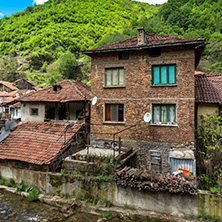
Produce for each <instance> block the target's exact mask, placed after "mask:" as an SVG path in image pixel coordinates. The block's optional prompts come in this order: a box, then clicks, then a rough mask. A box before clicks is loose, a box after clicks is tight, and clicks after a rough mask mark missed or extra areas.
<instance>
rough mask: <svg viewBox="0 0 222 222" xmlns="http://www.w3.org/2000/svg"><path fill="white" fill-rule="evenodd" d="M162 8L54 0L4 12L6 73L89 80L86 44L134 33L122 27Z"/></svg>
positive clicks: (1, 56)
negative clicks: (10, 13) (6, 13)
mask: <svg viewBox="0 0 222 222" xmlns="http://www.w3.org/2000/svg"><path fill="white" fill-rule="evenodd" d="M156 8H157V7H154V6H150V5H148V4H145V3H139V2H136V1H130V0H114V1H111V0H108V1H102V0H85V1H78V0H72V1H70V0H49V1H47V2H46V3H45V4H44V5H35V6H34V7H31V6H30V7H27V9H26V10H25V11H21V12H18V13H16V14H14V15H12V16H11V17H4V18H2V19H1V20H0V30H1V32H0V63H4V64H5V65H4V66H1V68H0V69H2V72H1V70H0V79H4V80H9V78H8V75H5V74H6V73H7V72H8V73H9V72H11V71H13V76H12V77H13V78H12V79H11V80H12V81H13V80H15V79H16V78H20V76H21V75H25V77H26V78H28V79H29V80H31V81H32V82H33V83H36V84H41V83H43V82H45V81H46V82H47V83H48V84H52V83H54V82H58V81H60V80H61V79H64V78H74V79H78V80H85V81H86V82H88V81H89V78H90V76H89V75H90V69H89V67H90V64H89V62H90V61H89V58H87V57H86V56H83V55H82V54H81V50H83V49H88V48H92V47H95V46H96V45H97V44H98V45H103V44H106V43H109V42H112V41H116V40H120V39H122V38H127V37H129V35H128V34H127V33H126V34H122V31H123V30H124V29H127V28H128V27H131V26H132V25H133V24H134V23H135V22H136V21H137V20H139V19H140V18H143V17H146V18H149V17H151V16H152V15H153V11H155V10H156ZM112 36H114V37H113V38H112ZM100 41H101V43H99V42H100ZM10 59H11V60H14V61H15V62H16V64H14V61H10V63H9V62H8V60H10ZM6 60H7V62H5V61H6ZM12 64H14V65H12ZM10 67H13V69H12V68H10ZM3 70H4V71H5V72H3ZM70 70H72V72H70ZM10 78H11V77H10Z"/></svg>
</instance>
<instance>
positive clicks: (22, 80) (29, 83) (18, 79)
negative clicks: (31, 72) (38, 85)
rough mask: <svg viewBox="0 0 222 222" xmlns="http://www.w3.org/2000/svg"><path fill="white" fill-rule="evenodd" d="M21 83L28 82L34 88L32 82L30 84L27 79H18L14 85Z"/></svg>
mask: <svg viewBox="0 0 222 222" xmlns="http://www.w3.org/2000/svg"><path fill="white" fill-rule="evenodd" d="M20 81H25V82H27V83H28V84H30V85H31V86H34V85H33V84H32V83H31V82H29V81H28V80H26V79H17V80H15V81H14V83H16V84H17V83H18V82H20Z"/></svg>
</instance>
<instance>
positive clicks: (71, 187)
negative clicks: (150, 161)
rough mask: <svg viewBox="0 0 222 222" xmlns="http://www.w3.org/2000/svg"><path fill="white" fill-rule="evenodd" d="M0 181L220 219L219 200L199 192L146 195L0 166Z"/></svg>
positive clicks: (90, 180) (95, 181)
mask: <svg viewBox="0 0 222 222" xmlns="http://www.w3.org/2000/svg"><path fill="white" fill-rule="evenodd" d="M0 173H1V175H2V177H4V178H8V179H9V178H13V179H14V180H15V182H16V183H18V182H19V180H23V181H24V183H25V184H27V185H30V186H33V187H36V188H38V189H39V190H40V191H41V192H42V193H44V194H47V195H61V196H62V194H65V193H68V194H69V195H70V196H71V197H80V196H81V197H84V198H85V199H97V200H109V201H111V202H112V203H113V204H114V205H116V206H120V207H124V206H129V207H133V208H136V209H138V208H140V209H144V210H149V211H155V212H159V213H167V214H178V215H179V214H182V215H185V216H187V217H188V216H190V217H191V216H198V215H210V216H212V217H218V218H222V208H221V206H222V197H220V196H218V195H213V194H209V193H208V192H199V194H198V195H197V196H192V195H188V194H186V195H185V194H184V195H181V194H171V193H167V192H157V193H152V192H147V191H143V190H141V191H140V190H138V189H132V188H129V187H126V188H125V187H122V186H117V185H116V184H115V182H113V181H109V182H105V181H102V180H98V179H96V177H94V178H87V177H68V176H67V177H64V176H61V174H59V173H57V174H55V173H46V172H40V171H31V170H22V169H15V168H9V167H5V166H0Z"/></svg>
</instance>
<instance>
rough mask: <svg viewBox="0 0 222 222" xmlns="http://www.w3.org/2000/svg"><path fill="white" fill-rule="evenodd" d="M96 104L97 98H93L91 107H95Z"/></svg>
mask: <svg viewBox="0 0 222 222" xmlns="http://www.w3.org/2000/svg"><path fill="white" fill-rule="evenodd" d="M96 103H97V96H94V97H93V100H92V105H93V106H95V105H96Z"/></svg>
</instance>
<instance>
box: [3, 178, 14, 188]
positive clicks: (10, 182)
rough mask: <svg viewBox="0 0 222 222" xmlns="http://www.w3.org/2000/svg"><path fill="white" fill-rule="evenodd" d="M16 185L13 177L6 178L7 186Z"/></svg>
mask: <svg viewBox="0 0 222 222" xmlns="http://www.w3.org/2000/svg"><path fill="white" fill-rule="evenodd" d="M14 185H15V181H14V180H13V179H8V180H5V186H7V187H13V186H14Z"/></svg>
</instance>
